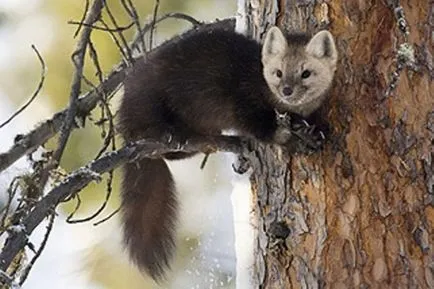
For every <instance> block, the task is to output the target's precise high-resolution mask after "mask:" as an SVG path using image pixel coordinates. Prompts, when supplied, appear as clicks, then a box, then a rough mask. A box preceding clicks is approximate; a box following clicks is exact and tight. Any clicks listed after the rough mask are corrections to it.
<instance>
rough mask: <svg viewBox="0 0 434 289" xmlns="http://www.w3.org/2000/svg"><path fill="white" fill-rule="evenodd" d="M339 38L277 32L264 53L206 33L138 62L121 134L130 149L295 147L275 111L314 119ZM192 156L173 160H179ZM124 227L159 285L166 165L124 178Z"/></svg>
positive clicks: (228, 34)
mask: <svg viewBox="0 0 434 289" xmlns="http://www.w3.org/2000/svg"><path fill="white" fill-rule="evenodd" d="M336 62H337V51H336V47H335V43H334V39H333V36H332V35H331V34H330V33H329V32H328V31H320V32H318V33H317V34H315V35H314V36H313V37H312V38H310V37H308V36H307V35H306V34H303V33H299V34H289V35H284V34H283V33H282V32H281V30H280V29H279V28H277V27H272V28H271V29H269V31H268V33H267V34H266V37H265V41H264V44H263V45H262V46H261V45H260V44H259V43H258V42H257V41H255V40H253V39H249V38H248V37H246V36H243V35H241V34H238V33H236V32H234V31H233V30H228V29H219V28H215V27H214V28H213V26H206V25H205V26H204V27H200V28H197V29H193V30H191V31H189V32H187V33H185V34H183V35H181V36H180V37H177V38H176V39H174V40H172V41H169V42H167V43H165V44H163V45H162V46H161V47H159V48H158V49H157V50H155V51H154V52H153V53H151V54H148V55H147V56H146V57H143V59H140V60H138V61H137V62H136V63H135V64H134V65H133V66H132V67H131V69H130V70H129V71H128V73H127V75H126V78H125V81H124V96H123V98H122V101H121V105H120V110H119V123H118V124H119V131H120V133H121V134H122V136H123V137H124V139H125V141H127V142H128V141H134V140H137V139H142V138H152V139H162V138H163V137H165V136H168V135H170V136H173V137H175V138H178V139H183V140H187V139H188V138H189V137H191V136H198V135H219V134H221V132H222V130H227V129H233V130H236V131H238V132H239V134H240V135H243V136H251V137H254V138H256V139H258V140H260V141H263V142H268V143H277V144H282V145H284V144H285V143H286V142H287V141H288V140H289V137H290V133H289V131H288V129H287V128H282V127H279V126H278V124H277V121H276V111H279V112H281V113H285V112H289V113H295V114H298V115H301V116H303V117H306V116H308V115H309V114H311V113H312V112H313V111H315V110H316V109H317V108H318V107H319V106H320V105H321V103H322V102H323V100H324V98H325V97H326V92H327V90H328V89H329V87H330V85H331V83H332V79H333V76H334V72H335V69H336ZM190 156H192V154H191V153H183V152H176V153H168V154H166V155H164V158H165V159H169V160H172V159H182V158H187V157H190ZM123 170H124V171H123V181H122V187H121V196H122V224H123V234H124V242H125V244H126V247H127V248H128V251H129V254H130V257H131V259H132V260H133V261H134V262H135V263H136V264H137V266H138V267H139V268H140V269H142V270H144V271H145V272H147V273H148V274H149V275H150V276H151V277H152V278H154V279H155V280H160V279H161V278H162V277H163V276H164V273H165V270H166V269H168V267H169V263H170V260H171V257H172V255H173V253H174V242H175V224H176V219H177V207H178V206H177V198H176V194H175V185H174V182H173V178H172V175H171V173H170V171H169V169H168V167H167V165H166V163H165V161H164V160H163V159H149V158H143V159H141V160H139V161H135V162H131V163H127V164H126V165H125V166H124V168H123Z"/></svg>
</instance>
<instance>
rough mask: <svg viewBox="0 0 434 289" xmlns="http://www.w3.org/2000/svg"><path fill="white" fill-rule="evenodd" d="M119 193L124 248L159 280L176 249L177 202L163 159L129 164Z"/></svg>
mask: <svg viewBox="0 0 434 289" xmlns="http://www.w3.org/2000/svg"><path fill="white" fill-rule="evenodd" d="M121 191H122V193H121V194H122V220H123V222H122V223H123V233H124V242H125V244H126V247H127V249H128V251H129V254H130V256H131V259H132V260H133V261H134V262H135V263H136V264H137V266H138V267H139V268H140V269H142V270H144V271H146V273H148V274H149V275H150V276H151V277H152V278H153V279H154V280H157V281H158V280H160V279H162V278H163V277H164V271H165V270H166V269H168V268H169V262H170V259H171V257H172V255H173V253H174V248H175V223H176V219H177V207H178V202H177V199H176V195H175V186H174V181H173V178H172V175H171V174H170V171H169V168H168V167H167V165H166V163H165V162H164V160H162V159H146V158H144V159H142V160H140V161H137V162H132V163H128V164H126V165H125V166H124V176H123V182H122V189H121Z"/></svg>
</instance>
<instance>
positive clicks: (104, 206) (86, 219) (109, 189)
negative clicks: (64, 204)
mask: <svg viewBox="0 0 434 289" xmlns="http://www.w3.org/2000/svg"><path fill="white" fill-rule="evenodd" d="M108 174H109V178H108V179H107V186H108V189H107V193H106V196H105V200H104V202H103V203H102V205H101V206H100V207H99V208H98V209H97V210H96V211H95V212H94V213H93V214H92V215H90V216H88V217H86V218H81V219H72V216H73V215H72V214H71V215H70V216H69V219H68V220H67V222H68V223H70V224H77V223H84V222H88V221H91V220H93V219H95V218H96V217H98V216H99V214H101V213H102V211H104V209H105V208H106V206H107V204H108V201H109V200H110V196H111V194H112V191H113V188H112V186H111V184H112V180H113V170H111V171H109V172H108ZM77 196H78V194H77Z"/></svg>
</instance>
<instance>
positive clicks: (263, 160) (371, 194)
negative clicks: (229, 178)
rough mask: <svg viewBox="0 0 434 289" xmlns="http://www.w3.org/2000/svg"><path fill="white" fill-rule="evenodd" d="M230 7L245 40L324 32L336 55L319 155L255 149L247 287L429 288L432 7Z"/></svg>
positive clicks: (339, 1)
mask: <svg viewBox="0 0 434 289" xmlns="http://www.w3.org/2000/svg"><path fill="white" fill-rule="evenodd" d="M241 2H242V1H241ZM240 5H245V8H246V10H245V11H247V12H248V17H247V18H246V19H247V20H248V22H247V25H248V29H247V31H249V33H251V34H253V35H254V36H255V37H257V38H262V37H263V34H264V31H266V30H267V29H268V28H269V26H270V25H274V24H277V25H278V26H280V27H282V28H285V29H287V30H290V31H291V30H303V31H309V32H314V31H317V30H319V29H322V28H327V29H329V30H330V31H331V32H332V33H333V34H334V36H335V37H336V40H337V45H338V49H339V53H340V60H339V65H338V71H337V75H336V79H335V82H334V88H333V89H332V91H331V93H330V100H329V103H328V104H327V105H326V106H325V107H324V108H323V109H322V115H323V116H324V118H325V119H326V120H327V121H328V122H329V124H330V126H331V128H332V129H331V134H330V135H329V136H328V138H329V142H328V144H327V146H326V148H325V150H324V151H322V152H321V153H319V154H315V155H313V156H308V157H306V156H304V157H299V156H297V157H292V158H290V160H289V161H288V162H287V161H285V160H282V159H281V158H279V156H278V155H277V154H276V152H275V151H274V150H273V149H272V148H270V147H263V146H258V147H256V148H255V151H254V158H253V159H254V161H253V162H252V164H253V166H254V168H255V173H254V174H253V175H252V184H253V186H252V187H253V191H254V195H255V198H254V204H253V207H254V212H255V215H256V222H257V246H256V248H255V250H256V255H255V257H256V263H255V264H254V270H253V271H254V273H253V281H254V283H255V285H256V287H258V288H434V248H433V247H434V231H433V228H434V85H433V77H434V70H433V63H432V61H433V60H432V54H433V46H434V45H433V44H434V32H433V28H434V2H433V1H427V0H407V1H392V0H389V1H386V0H383V1H374V0H366V1H353V0H351V1H347V0H329V1H314V0H312V1H309V0H303V1H302V0H299V1H296V0H280V1H271V0H270V1H258V0H256V1H255V0H247V1H245V3H241V4H240Z"/></svg>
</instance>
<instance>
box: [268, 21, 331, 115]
mask: <svg viewBox="0 0 434 289" xmlns="http://www.w3.org/2000/svg"><path fill="white" fill-rule="evenodd" d="M288 39H291V38H290V37H289V38H288ZM294 39H295V40H296V41H290V42H288V41H287V39H286V37H285V36H284V35H283V33H282V31H281V30H280V29H279V28H277V27H272V28H271V29H270V30H269V31H268V33H267V35H266V37H265V41H264V44H263V46H262V64H263V66H264V71H263V73H264V77H265V80H266V81H267V84H268V86H269V88H270V90H271V91H272V92H273V94H274V95H275V96H276V97H277V100H278V102H279V103H280V104H282V105H283V106H284V107H285V108H286V109H287V110H289V111H291V112H295V113H298V114H301V115H303V116H307V115H309V114H311V113H312V112H313V111H315V110H316V109H317V108H318V107H319V106H320V105H321V103H322V102H323V100H324V98H325V94H326V92H327V90H328V89H329V87H330V84H331V83H332V80H333V75H334V73H335V70H336V63H337V58H338V53H337V50H336V46H335V42H334V39H333V36H332V35H331V34H330V32H328V31H326V30H323V31H320V32H318V33H317V34H315V35H314V36H313V37H312V38H311V39H310V40H309V41H308V42H307V43H306V41H301V38H300V39H298V41H297V38H294ZM292 42H293V43H292Z"/></svg>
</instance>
